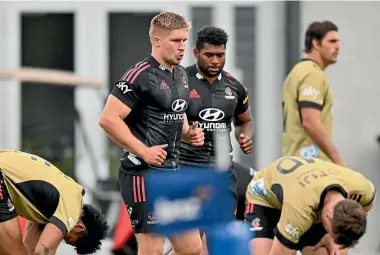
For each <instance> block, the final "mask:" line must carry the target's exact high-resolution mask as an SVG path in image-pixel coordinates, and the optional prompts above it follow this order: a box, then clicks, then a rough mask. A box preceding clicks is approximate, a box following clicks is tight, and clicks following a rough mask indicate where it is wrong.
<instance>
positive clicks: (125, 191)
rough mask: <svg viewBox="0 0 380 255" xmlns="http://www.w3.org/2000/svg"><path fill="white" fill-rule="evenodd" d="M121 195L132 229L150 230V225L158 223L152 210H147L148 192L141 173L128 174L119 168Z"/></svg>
mask: <svg viewBox="0 0 380 255" xmlns="http://www.w3.org/2000/svg"><path fill="white" fill-rule="evenodd" d="M119 186H120V192H121V197H122V198H123V201H124V203H125V206H126V207H127V210H128V214H129V218H130V220H131V225H132V228H133V231H134V232H135V233H136V234H138V233H150V232H152V229H151V228H152V226H154V225H155V224H157V223H158V221H157V218H156V215H155V214H154V212H148V211H147V204H146V200H147V198H148V194H147V192H146V189H145V181H144V176H143V175H130V174H127V173H124V172H123V171H120V170H119Z"/></svg>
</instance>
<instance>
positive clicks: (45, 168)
mask: <svg viewBox="0 0 380 255" xmlns="http://www.w3.org/2000/svg"><path fill="white" fill-rule="evenodd" d="M84 193H85V191H84V189H83V187H82V186H80V185H79V184H78V183H76V182H75V181H74V180H73V179H71V178H70V177H68V176H66V175H65V174H63V173H62V172H61V171H60V170H59V169H58V168H56V167H55V166H54V165H52V164H51V163H49V162H47V161H46V160H44V159H42V158H40V157H37V156H35V155H32V154H28V153H24V152H19V151H13V150H0V240H1V243H0V254H2V255H15V254H17V255H31V254H33V255H38V254H41V255H42V254H43V255H46V254H50V255H51V254H55V252H56V250H57V248H58V245H59V244H60V243H61V241H62V240H65V242H66V243H67V244H70V245H72V246H75V247H76V250H77V252H78V254H91V253H94V252H95V251H96V250H98V249H99V248H100V245H101V240H102V239H104V238H105V237H106V236H107V233H108V229H109V227H108V225H107V223H106V222H105V220H104V218H103V216H102V215H101V213H100V212H99V210H98V209H96V208H94V207H93V206H91V205H88V204H83V195H84ZM17 215H19V216H21V217H23V218H25V219H27V223H26V233H25V238H24V243H23V240H22V234H21V229H20V226H19V223H18V219H17Z"/></svg>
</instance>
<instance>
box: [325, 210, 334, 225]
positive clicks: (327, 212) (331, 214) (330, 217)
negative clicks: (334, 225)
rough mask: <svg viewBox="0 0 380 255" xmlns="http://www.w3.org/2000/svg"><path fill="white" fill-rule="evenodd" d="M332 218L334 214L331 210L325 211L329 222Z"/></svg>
mask: <svg viewBox="0 0 380 255" xmlns="http://www.w3.org/2000/svg"><path fill="white" fill-rule="evenodd" d="M333 217H334V212H333V210H331V209H329V210H327V211H326V218H327V219H328V220H329V222H331V221H332V219H333Z"/></svg>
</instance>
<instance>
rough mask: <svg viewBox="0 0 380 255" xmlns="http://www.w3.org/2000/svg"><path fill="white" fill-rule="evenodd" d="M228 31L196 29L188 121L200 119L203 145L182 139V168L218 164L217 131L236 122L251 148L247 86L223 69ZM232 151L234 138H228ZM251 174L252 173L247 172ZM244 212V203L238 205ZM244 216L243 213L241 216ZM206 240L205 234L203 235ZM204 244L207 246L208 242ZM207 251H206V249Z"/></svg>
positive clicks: (242, 140)
mask: <svg viewBox="0 0 380 255" xmlns="http://www.w3.org/2000/svg"><path fill="white" fill-rule="evenodd" d="M227 41H228V35H227V33H226V32H225V31H224V30H223V29H221V28H218V27H213V26H208V27H205V28H203V29H201V30H200V31H198V32H197V38H196V45H195V48H194V50H193V53H194V57H195V58H196V60H197V62H196V64H194V65H192V66H189V67H186V72H187V74H188V77H189V90H190V95H189V107H188V108H187V111H186V116H187V121H188V122H189V124H193V123H199V127H200V128H203V131H204V133H205V141H204V145H203V146H200V147H197V148H195V147H194V146H192V144H191V143H189V142H188V141H186V139H183V140H182V143H181V149H180V165H181V168H193V167H208V166H211V167H212V166H215V160H216V158H215V153H214V152H215V149H216V148H215V146H214V140H213V139H214V135H215V134H216V133H218V132H221V131H222V132H225V131H227V132H228V134H229V133H230V132H231V125H232V122H234V125H235V136H236V139H237V141H238V142H239V145H240V148H241V150H242V151H243V152H244V153H247V154H248V153H251V152H252V139H251V138H252V134H253V124H252V118H251V112H250V107H249V102H248V92H247V88H246V87H245V86H244V85H243V84H242V83H241V82H239V81H238V80H237V79H236V78H234V77H233V76H232V75H231V74H230V73H228V72H226V71H224V70H223V68H224V65H225V61H226V46H227ZM228 146H229V147H230V151H231V152H232V146H231V141H229V145H228ZM233 165H234V164H232V156H231V165H230V167H229V168H230V177H231V179H232V183H233V187H231V189H232V192H231V194H232V195H234V196H235V197H236V193H237V187H236V186H237V185H239V184H237V183H238V182H237V177H236V171H235V170H234V168H233ZM248 175H249V174H248ZM249 181H250V178H249V179H246V180H245V179H243V180H239V182H241V183H242V186H244V189H243V190H244V192H242V194H240V196H239V194H237V196H238V197H240V198H241V199H242V200H243V201H244V200H245V190H246V188H245V187H246V186H247V184H248V183H249ZM237 208H238V209H239V210H241V211H242V212H241V213H240V212H238V211H237V212H236V215H244V206H240V207H239V206H238V207H237ZM241 220H244V217H243V218H242V219H241ZM203 241H204V243H205V238H203ZM203 247H206V246H205V245H204V246H203ZM204 253H206V251H205V252H204Z"/></svg>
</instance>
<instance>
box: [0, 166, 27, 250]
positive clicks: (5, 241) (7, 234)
mask: <svg viewBox="0 0 380 255" xmlns="http://www.w3.org/2000/svg"><path fill="white" fill-rule="evenodd" d="M0 240H1V242H0V254H1V255H16V254H17V255H18V254H20V255H26V250H25V247H24V244H23V242H22V232H21V228H20V224H19V222H18V219H17V214H16V211H15V208H14V206H13V202H12V200H11V198H10V196H9V193H8V190H7V188H6V184H5V181H4V178H3V175H2V173H1V172H0Z"/></svg>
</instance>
